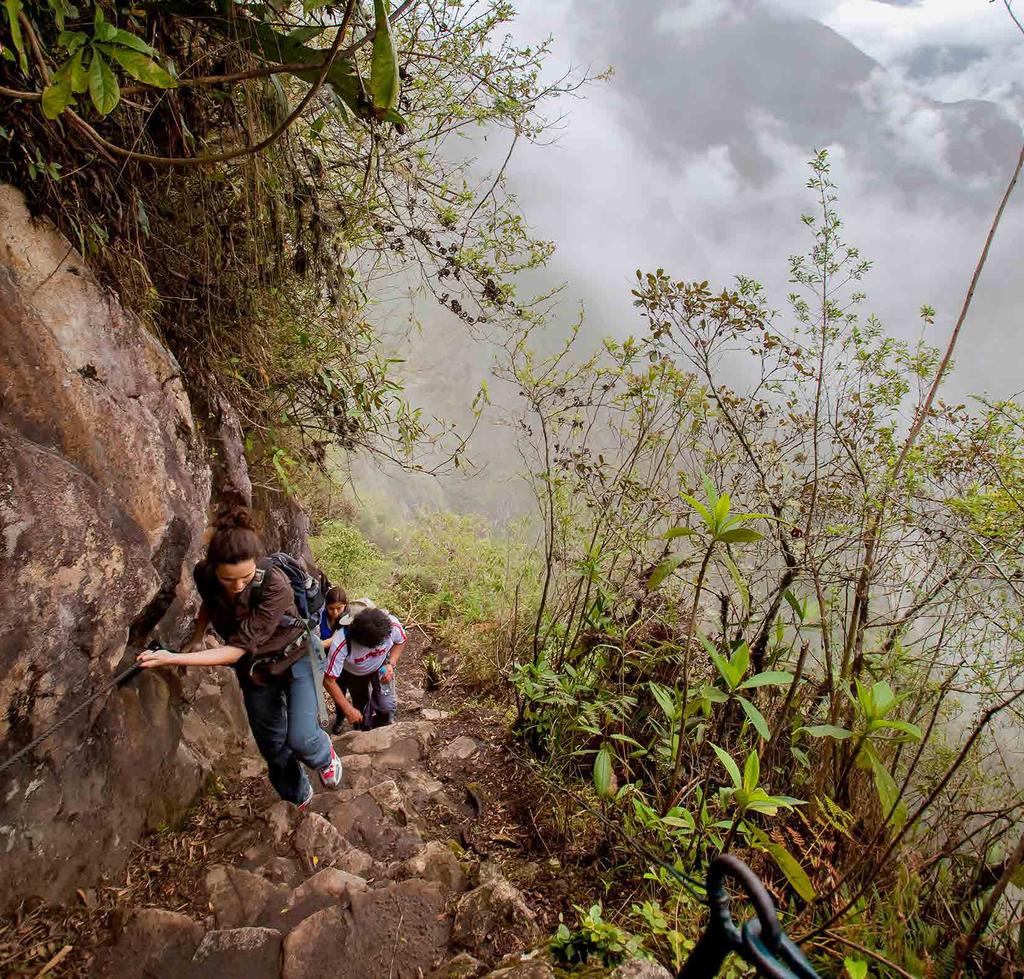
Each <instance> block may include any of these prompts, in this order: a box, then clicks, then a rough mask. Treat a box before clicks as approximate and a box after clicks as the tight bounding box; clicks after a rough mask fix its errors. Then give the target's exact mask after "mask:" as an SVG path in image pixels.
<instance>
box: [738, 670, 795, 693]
mask: <svg viewBox="0 0 1024 979" xmlns="http://www.w3.org/2000/svg"><path fill="white" fill-rule="evenodd" d="M792 682H793V674H792V673H786V672H785V671H783V670H765V672H764V673H755V674H754V676H752V677H748V678H747V679H746V680H744V681H743V682H742V683H741V684H740V690H754V689H756V688H757V687H788V686H789V684H791V683H792Z"/></svg>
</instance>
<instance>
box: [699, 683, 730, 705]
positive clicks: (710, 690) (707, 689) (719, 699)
mask: <svg viewBox="0 0 1024 979" xmlns="http://www.w3.org/2000/svg"><path fill="white" fill-rule="evenodd" d="M698 695H699V696H701V697H703V698H704V699H705V700H710V701H711V703H713V704H725V703H728V701H729V696H728V694H726V693H725V692H724V691H723V690H719V689H718V687H712V686H703V687H701V688H700V690H699V691H698Z"/></svg>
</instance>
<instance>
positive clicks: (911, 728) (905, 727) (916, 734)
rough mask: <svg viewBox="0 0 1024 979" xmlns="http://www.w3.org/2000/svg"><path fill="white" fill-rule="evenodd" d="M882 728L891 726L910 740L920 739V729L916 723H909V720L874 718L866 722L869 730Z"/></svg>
mask: <svg viewBox="0 0 1024 979" xmlns="http://www.w3.org/2000/svg"><path fill="white" fill-rule="evenodd" d="M883 728H892V729H893V730H894V731H899V732H901V733H902V734H905V735H907V737H908V738H910V739H911V740H912V741H920V740H921V729H920V728H919V727H918V726H917V725H916V724H911V723H910V721H900V720H896V719H895V718H894V719H892V720H885V719H881V720H875V721H872V722H871V723H870V724H868V731H869V732H871V731H880V730H882V729H883Z"/></svg>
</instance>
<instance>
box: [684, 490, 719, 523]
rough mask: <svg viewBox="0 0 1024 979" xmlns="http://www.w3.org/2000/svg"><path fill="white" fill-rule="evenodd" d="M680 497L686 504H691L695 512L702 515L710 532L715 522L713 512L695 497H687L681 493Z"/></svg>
mask: <svg viewBox="0 0 1024 979" xmlns="http://www.w3.org/2000/svg"><path fill="white" fill-rule="evenodd" d="M679 496H680V498H681V499H682V500H684V501H685V502H686V503H689V504H690V506H692V507H693V508H694V510H696V511H697V512H698V513H699V514H700V515H701V519H702V520H703V521H704V523H705V524H706V525H707V527H708V529H709V530H710V529H711V528H712V527H713V526H714V524H715V521H714V519H713V518H712V516H711V511H710V510H709V509H708V508H707V507H706V506H704V504H703V503H701V502H700V500H698V499H697V498H696V497H695V496H687V494H686V493H680V494H679Z"/></svg>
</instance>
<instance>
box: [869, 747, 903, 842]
mask: <svg viewBox="0 0 1024 979" xmlns="http://www.w3.org/2000/svg"><path fill="white" fill-rule="evenodd" d="M865 754H866V755H867V758H868V761H869V762H870V764H871V774H872V775H873V776H874V779H875V790H876V791H877V792H878V801H879V802H880V803H881V806H882V815H883V816H885V817H887V818H888V817H889V816H890V813H891V814H892V816H891V819H890V822H891V823H892V825H893V826H894V827H895V828H896V830H897V831H898V830H900V829H902V828H903V824H904V823H905V822H906V821H907V807H906V804H905V803H904V802H903V800H902V799H900V798H899V793H900V790H899V786H898V785H897V784H896V780H895V779H894V778H893V777H892V775H891V774H890V772H889V769H888V768H886V767H885V765H883V764H882V762H881V761H880V760H879V758H878V756H877V755H876V754H875V753H874V752H873V751H870V750H869V751H867V752H865Z"/></svg>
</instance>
